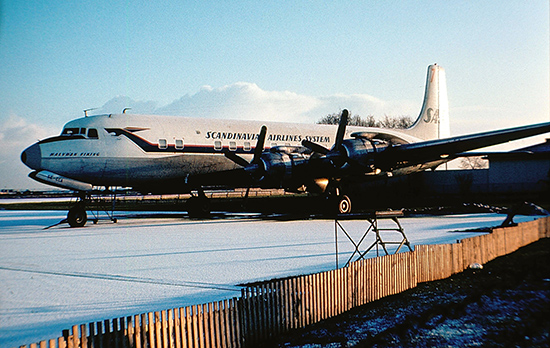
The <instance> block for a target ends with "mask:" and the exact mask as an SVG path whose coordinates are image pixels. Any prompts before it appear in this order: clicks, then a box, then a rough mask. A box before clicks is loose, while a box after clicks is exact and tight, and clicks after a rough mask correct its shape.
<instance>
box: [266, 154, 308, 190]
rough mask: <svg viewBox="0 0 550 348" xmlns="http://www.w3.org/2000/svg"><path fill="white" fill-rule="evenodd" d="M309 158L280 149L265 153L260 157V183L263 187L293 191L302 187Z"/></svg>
mask: <svg viewBox="0 0 550 348" xmlns="http://www.w3.org/2000/svg"><path fill="white" fill-rule="evenodd" d="M306 164H307V157H306V155H304V154H303V153H295V152H283V151H281V150H280V149H277V150H275V151H271V152H266V153H263V154H262V156H261V157H260V164H259V168H258V172H259V173H260V175H261V176H260V177H259V178H258V181H259V182H260V186H262V187H273V186H277V187H281V188H285V189H286V188H288V189H291V190H292V188H294V187H298V186H301V185H302V184H303V183H301V181H302V176H303V175H302V172H303V170H302V169H303V168H304V167H305V165H306Z"/></svg>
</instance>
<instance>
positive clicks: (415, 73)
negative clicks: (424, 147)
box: [0, 0, 550, 188]
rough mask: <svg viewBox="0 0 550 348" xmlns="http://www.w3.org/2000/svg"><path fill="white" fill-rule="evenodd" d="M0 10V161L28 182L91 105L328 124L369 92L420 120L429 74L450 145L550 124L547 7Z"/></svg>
mask: <svg viewBox="0 0 550 348" xmlns="http://www.w3.org/2000/svg"><path fill="white" fill-rule="evenodd" d="M0 11H1V12H0V91H1V92H0V143H2V146H1V148H3V149H2V150H1V151H2V152H0V164H3V165H2V167H4V168H12V169H13V168H15V169H16V170H17V171H21V173H27V172H28V170H26V168H25V167H24V166H23V165H22V164H20V163H19V162H18V154H19V153H20V152H21V150H23V148H24V147H25V146H26V145H28V144H30V142H32V141H34V140H36V138H42V137H45V136H49V135H53V134H56V133H58V132H59V131H60V129H61V127H62V125H63V124H64V123H65V122H67V121H69V120H71V119H73V118H76V117H80V116H82V115H83V113H82V110H83V109H86V108H93V107H98V108H100V110H101V111H105V112H120V111H121V110H118V108H120V106H121V105H123V104H124V106H132V107H134V108H135V110H133V111H134V112H139V111H146V112H158V111H159V110H162V111H166V112H167V113H181V114H199V115H201V117H208V115H216V116H217V115H220V114H222V115H223V117H227V118H243V117H245V118H246V117H248V118H259V119H262V118H273V114H276V115H278V116H277V118H278V119H281V120H289V119H298V120H299V121H301V122H314V121H315V120H317V119H319V118H321V117H322V116H324V115H323V114H319V115H313V114H312V113H307V112H306V111H305V110H307V109H308V108H307V105H308V103H314V102H315V101H316V100H318V99H319V98H322V99H323V100H333V101H334V103H333V105H331V107H333V108H334V109H333V110H332V111H330V112H338V111H339V110H340V109H342V108H351V107H350V106H349V105H346V100H347V99H346V98H348V97H350V96H354V95H361V96H368V97H369V98H371V99H369V100H371V104H368V105H366V106H365V107H364V108H363V107H361V106H355V104H354V106H355V109H356V110H360V111H361V112H362V113H370V114H374V115H375V116H383V115H384V114H391V115H410V116H416V113H417V112H418V111H419V109H420V104H421V101H422V95H423V92H424V82H425V74H426V68H427V66H428V65H429V64H432V63H435V62H437V63H438V64H440V65H441V66H443V67H444V68H445V69H446V72H447V84H448V90H449V103H450V114H451V133H452V134H453V135H458V134H462V133H471V132H476V131H479V130H488V129H496V128H502V127H508V126H516V125H521V124H527V123H535V122H543V121H546V120H547V119H548V118H549V62H550V59H549V2H548V1H541V0H534V1H529V2H524V1H422V2H418V1H415V2H412V1H411V2H403V1H384V2H381V1H349V2H340V1H334V2H331V1H300V2H275V1H273V2H263V1H232V2H228V3H226V4H225V3H223V2H222V3H220V2H208V1H197V2H193V1H162V2H154V1H102V0H99V1H76V2H70V1H67V2H66V1H53V0H51V1H48V0H43V1H33V0H29V1H13V0H1V1H0ZM266 98H267V99H269V100H273V99H275V100H277V102H275V103H271V104H270V108H271V110H272V112H273V113H265V114H262V110H263V109H262V107H261V106H262V105H263V104H265V103H266ZM199 99H200V100H201V102H200V103H195V101H197V100H199ZM210 100H212V102H209V101H210ZM177 101H179V103H177ZM182 101H187V102H182ZM243 104H247V105H249V106H250V109H249V110H260V111H259V112H257V113H255V114H253V115H246V116H244V115H242V111H239V110H238V107H241V106H242V105H243ZM174 105H178V107H184V108H185V107H187V109H177V110H176V109H170V108H174ZM199 106H200V110H198V108H199ZM233 107H237V109H235V108H233ZM110 108H112V109H110ZM114 108H116V109H114ZM371 110H372V111H371ZM199 111H200V112H199ZM352 112H353V108H352ZM365 116H366V115H365ZM520 146H521V145H520ZM14 154H15V155H14ZM24 175H26V174H24ZM2 177H3V175H2V173H1V172H0V178H2ZM29 183H30V181H29ZM10 185H11V184H10V181H6V179H0V188H4V187H9V186H10Z"/></svg>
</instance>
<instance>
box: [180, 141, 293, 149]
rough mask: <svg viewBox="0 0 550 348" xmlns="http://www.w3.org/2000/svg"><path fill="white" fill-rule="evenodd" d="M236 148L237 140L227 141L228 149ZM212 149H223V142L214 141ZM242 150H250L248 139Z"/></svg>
mask: <svg viewBox="0 0 550 348" xmlns="http://www.w3.org/2000/svg"><path fill="white" fill-rule="evenodd" d="M176 146H177V145H176ZM275 146H277V143H271V147H275ZM288 146H290V144H288ZM176 148H177V147H176ZM237 149H238V146H237V142H235V141H230V142H229V151H237ZM214 150H216V151H221V150H223V144H222V142H221V141H220V140H216V141H214ZM243 150H244V151H251V150H252V145H251V144H250V142H249V141H245V142H244V143H243Z"/></svg>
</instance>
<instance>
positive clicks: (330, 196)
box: [325, 186, 351, 215]
mask: <svg viewBox="0 0 550 348" xmlns="http://www.w3.org/2000/svg"><path fill="white" fill-rule="evenodd" d="M325 194H326V199H327V202H328V209H329V213H332V214H341V215H347V214H351V198H350V197H349V196H348V195H346V194H344V193H343V192H342V189H341V188H340V187H339V186H333V187H329V188H327V191H326V192H325Z"/></svg>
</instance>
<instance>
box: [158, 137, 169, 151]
mask: <svg viewBox="0 0 550 348" xmlns="http://www.w3.org/2000/svg"><path fill="white" fill-rule="evenodd" d="M167 148H168V142H167V141H166V139H159V149H167Z"/></svg>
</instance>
